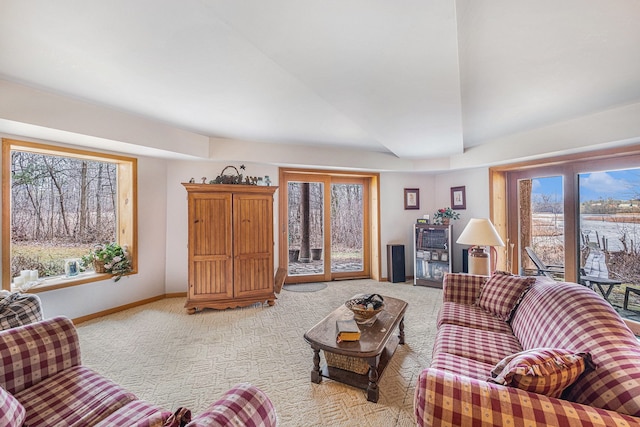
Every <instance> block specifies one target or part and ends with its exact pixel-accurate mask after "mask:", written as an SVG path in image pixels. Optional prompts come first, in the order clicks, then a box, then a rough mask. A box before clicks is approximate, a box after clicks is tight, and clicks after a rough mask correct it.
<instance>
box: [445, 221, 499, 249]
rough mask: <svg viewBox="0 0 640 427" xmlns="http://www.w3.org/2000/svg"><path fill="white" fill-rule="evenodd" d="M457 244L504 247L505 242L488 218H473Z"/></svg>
mask: <svg viewBox="0 0 640 427" xmlns="http://www.w3.org/2000/svg"><path fill="white" fill-rule="evenodd" d="M456 243H459V244H461V245H473V246H504V242H503V241H502V239H501V238H500V235H499V234H498V232H497V231H496V229H495V227H494V226H493V224H491V221H489V220H488V219H487V218H471V219H470V220H469V223H468V224H467V226H466V227H465V228H464V230H462V233H461V234H460V237H458V240H456Z"/></svg>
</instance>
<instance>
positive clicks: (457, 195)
mask: <svg viewBox="0 0 640 427" xmlns="http://www.w3.org/2000/svg"><path fill="white" fill-rule="evenodd" d="M451 209H454V210H455V209H467V196H466V194H465V187H464V186H462V187H451Z"/></svg>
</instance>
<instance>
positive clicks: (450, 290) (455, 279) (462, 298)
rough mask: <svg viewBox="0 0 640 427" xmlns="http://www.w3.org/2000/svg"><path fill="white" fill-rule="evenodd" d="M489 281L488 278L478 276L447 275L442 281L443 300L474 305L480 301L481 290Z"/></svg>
mask: <svg viewBox="0 0 640 427" xmlns="http://www.w3.org/2000/svg"><path fill="white" fill-rule="evenodd" d="M488 279H489V278H488V277H487V276H480V275H477V274H465V273H448V274H445V276H444V280H443V281H442V300H443V301H444V302H457V303H459V304H467V305H473V304H475V303H476V301H477V300H478V297H479V296H480V290H481V289H482V286H483V285H484V284H485V283H486V282H487V280H488Z"/></svg>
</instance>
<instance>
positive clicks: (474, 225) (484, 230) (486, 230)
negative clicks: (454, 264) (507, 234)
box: [456, 218, 504, 276]
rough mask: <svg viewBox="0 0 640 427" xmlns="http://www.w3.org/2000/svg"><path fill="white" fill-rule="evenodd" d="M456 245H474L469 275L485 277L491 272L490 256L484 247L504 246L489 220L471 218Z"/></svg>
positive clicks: (471, 250) (470, 251)
mask: <svg viewBox="0 0 640 427" xmlns="http://www.w3.org/2000/svg"><path fill="white" fill-rule="evenodd" d="M456 243H459V244H461V245H472V246H471V247H470V248H469V273H471V274H482V275H484V276H488V275H489V274H490V272H491V270H490V268H491V267H490V263H489V254H488V253H487V252H486V251H485V250H484V247H485V246H489V247H491V248H493V246H504V242H503V241H502V239H501V238H500V235H499V234H498V232H497V231H496V229H495V227H494V226H493V224H491V221H489V220H488V219H487V218H471V219H470V220H469V223H468V224H467V226H466V227H465V228H464V230H462V234H460V237H458V240H456ZM494 250H495V249H494ZM496 256H497V253H496Z"/></svg>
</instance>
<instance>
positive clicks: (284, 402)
mask: <svg viewBox="0 0 640 427" xmlns="http://www.w3.org/2000/svg"><path fill="white" fill-rule="evenodd" d="M362 292H368V293H379V294H382V295H389V296H393V297H396V298H400V299H403V300H405V301H407V302H409V307H408V309H407V313H406V316H405V332H406V344H405V345H404V346H399V347H398V350H397V351H396V354H395V355H394V357H393V359H392V361H391V363H390V364H389V366H388V367H387V369H386V370H385V372H384V374H383V377H382V380H381V381H380V399H379V401H378V403H371V402H368V401H367V399H366V396H365V392H364V391H363V390H360V389H356V388H353V387H350V386H347V385H343V384H340V383H337V382H334V381H331V380H327V379H323V381H322V383H321V384H313V383H312V382H311V381H310V374H311V368H312V366H313V361H312V355H313V352H312V351H311V348H310V347H309V345H308V344H307V343H306V342H305V341H304V338H303V335H304V333H305V332H306V331H307V330H308V329H310V328H311V327H312V326H313V325H314V324H316V323H317V322H318V321H319V320H321V319H322V318H323V317H324V316H325V315H327V314H328V313H329V312H331V311H332V310H333V309H335V307H337V306H338V305H340V304H342V303H344V301H346V300H347V299H349V298H350V297H351V296H352V295H354V294H356V293H362ZM441 298H442V291H440V290H438V289H431V288H425V287H414V286H412V285H410V284H404V283H378V282H374V281H370V280H356V281H340V282H331V283H329V284H328V286H327V288H325V289H323V290H320V291H318V292H288V291H284V290H283V291H282V293H281V294H280V295H279V299H278V301H277V302H276V305H275V306H273V307H269V306H267V305H264V306H257V305H254V306H252V307H248V308H242V309H234V310H224V311H216V310H205V311H204V312H200V313H196V314H195V315H192V316H189V315H187V314H186V312H185V310H184V309H183V305H184V302H185V299H184V298H170V299H165V300H162V301H158V302H154V303H151V304H147V305H145V306H141V307H137V308H133V309H130V310H126V311H123V312H120V313H116V314H113V315H109V316H105V317H103V318H100V319H97V320H93V321H89V322H85V323H82V324H80V325H79V327H78V331H79V334H80V339H81V347H82V361H83V363H84V364H85V365H87V366H89V367H91V368H93V369H95V370H96V371H98V372H100V373H101V374H103V375H105V376H107V377H108V378H111V379H112V380H114V381H115V382H117V383H119V384H121V385H122V386H124V387H125V388H126V389H128V390H130V391H132V392H134V393H135V394H136V395H137V396H138V397H139V398H141V399H145V400H148V401H151V402H154V403H157V404H159V405H161V406H163V407H165V408H167V409H171V410H174V409H175V408H177V407H178V406H187V407H189V408H191V409H192V410H193V411H194V412H195V413H199V412H200V411H202V410H203V409H204V408H205V407H206V406H207V405H208V404H209V403H211V402H213V401H215V400H217V399H218V398H219V397H220V396H221V395H222V394H223V393H224V392H225V391H226V390H228V389H229V388H231V387H232V386H233V385H234V384H236V383H240V382H250V383H253V384H254V385H256V386H258V387H259V388H261V389H262V390H263V391H265V392H266V393H267V394H268V395H269V397H270V398H271V400H272V401H273V403H274V405H275V407H276V410H277V413H278V421H279V425H280V426H283V427H288V426H376V427H378V426H385V427H386V426H414V425H415V418H414V415H413V393H414V388H415V383H416V380H417V376H418V374H419V372H420V371H421V370H422V369H424V368H425V367H426V366H427V365H428V364H429V362H430V358H431V348H432V345H433V337H434V335H435V321H436V315H437V311H438V309H439V307H440V301H441Z"/></svg>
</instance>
